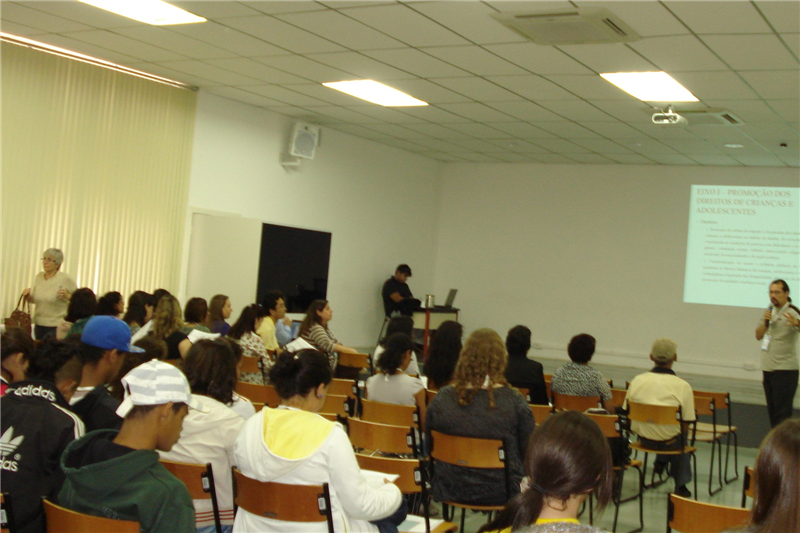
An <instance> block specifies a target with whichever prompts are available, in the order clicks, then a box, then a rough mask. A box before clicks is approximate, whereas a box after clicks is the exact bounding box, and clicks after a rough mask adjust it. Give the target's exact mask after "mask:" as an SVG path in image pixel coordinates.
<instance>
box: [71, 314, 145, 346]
mask: <svg viewBox="0 0 800 533" xmlns="http://www.w3.org/2000/svg"><path fill="white" fill-rule="evenodd" d="M81 342H82V343H84V344H88V345H89V346H94V347H95V348H102V349H103V350H117V351H118V352H132V353H141V352H144V350H142V349H141V348H139V347H138V346H133V345H132V344H131V328H129V327H128V324H126V323H125V322H123V321H122V320H120V319H118V318H114V317H113V316H105V315H101V316H93V317H92V318H90V319H89V321H88V322H86V326H84V328H83V333H81Z"/></svg>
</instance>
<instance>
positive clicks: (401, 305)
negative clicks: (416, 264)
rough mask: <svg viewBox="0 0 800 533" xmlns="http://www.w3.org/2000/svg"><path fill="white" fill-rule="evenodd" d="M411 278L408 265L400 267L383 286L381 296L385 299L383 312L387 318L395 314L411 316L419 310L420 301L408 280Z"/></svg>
mask: <svg viewBox="0 0 800 533" xmlns="http://www.w3.org/2000/svg"><path fill="white" fill-rule="evenodd" d="M410 277H411V268H410V267H409V266H408V265H405V264H404V265H398V266H397V268H396V269H395V272H394V276H392V277H391V278H389V279H387V280H386V283H384V284H383V290H382V291H381V296H382V297H383V310H384V312H385V313H386V316H391V315H392V314H393V313H395V312H399V313H400V314H401V315H406V316H411V314H412V313H413V312H414V310H415V309H419V305H420V301H419V300H417V299H416V298H414V297H413V295H412V294H411V289H409V288H408V284H407V283H406V280H407V279H408V278H410Z"/></svg>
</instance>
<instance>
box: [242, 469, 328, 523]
mask: <svg viewBox="0 0 800 533" xmlns="http://www.w3.org/2000/svg"><path fill="white" fill-rule="evenodd" d="M232 471H233V503H234V506H235V507H236V508H239V507H241V508H242V509H244V510H245V511H247V512H248V513H252V514H254V515H256V516H263V517H266V518H270V519H272V520H280V521H284V522H306V523H310V522H327V523H328V533H334V530H333V514H332V511H331V496H330V490H329V489H328V484H327V483H323V484H322V485H286V484H284V483H274V482H267V481H257V480H255V479H252V478H249V477H247V476H245V475H244V474H242V473H241V472H240V471H239V469H237V468H236V467H234V468H232Z"/></svg>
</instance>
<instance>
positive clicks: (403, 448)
mask: <svg viewBox="0 0 800 533" xmlns="http://www.w3.org/2000/svg"><path fill="white" fill-rule="evenodd" d="M347 426H348V429H349V435H350V443H351V444H352V445H353V447H355V448H357V449H361V450H368V451H372V452H382V453H398V454H416V453H417V438H416V434H415V432H414V428H413V427H410V426H392V425H389V424H379V423H377V422H368V421H366V420H359V419H357V418H351V419H350V420H348V422H347Z"/></svg>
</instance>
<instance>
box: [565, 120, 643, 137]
mask: <svg viewBox="0 0 800 533" xmlns="http://www.w3.org/2000/svg"><path fill="white" fill-rule="evenodd" d="M581 126H583V127H584V128H588V129H590V130H592V131H593V132H595V133H597V134H598V135H602V136H603V137H605V138H607V139H615V140H618V139H627V140H632V139H640V138H642V137H644V136H645V135H644V133H642V132H641V131H639V130H637V129H635V128H632V127H630V126H629V125H628V124H625V123H624V122H620V121H614V122H592V121H582V122H581Z"/></svg>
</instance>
